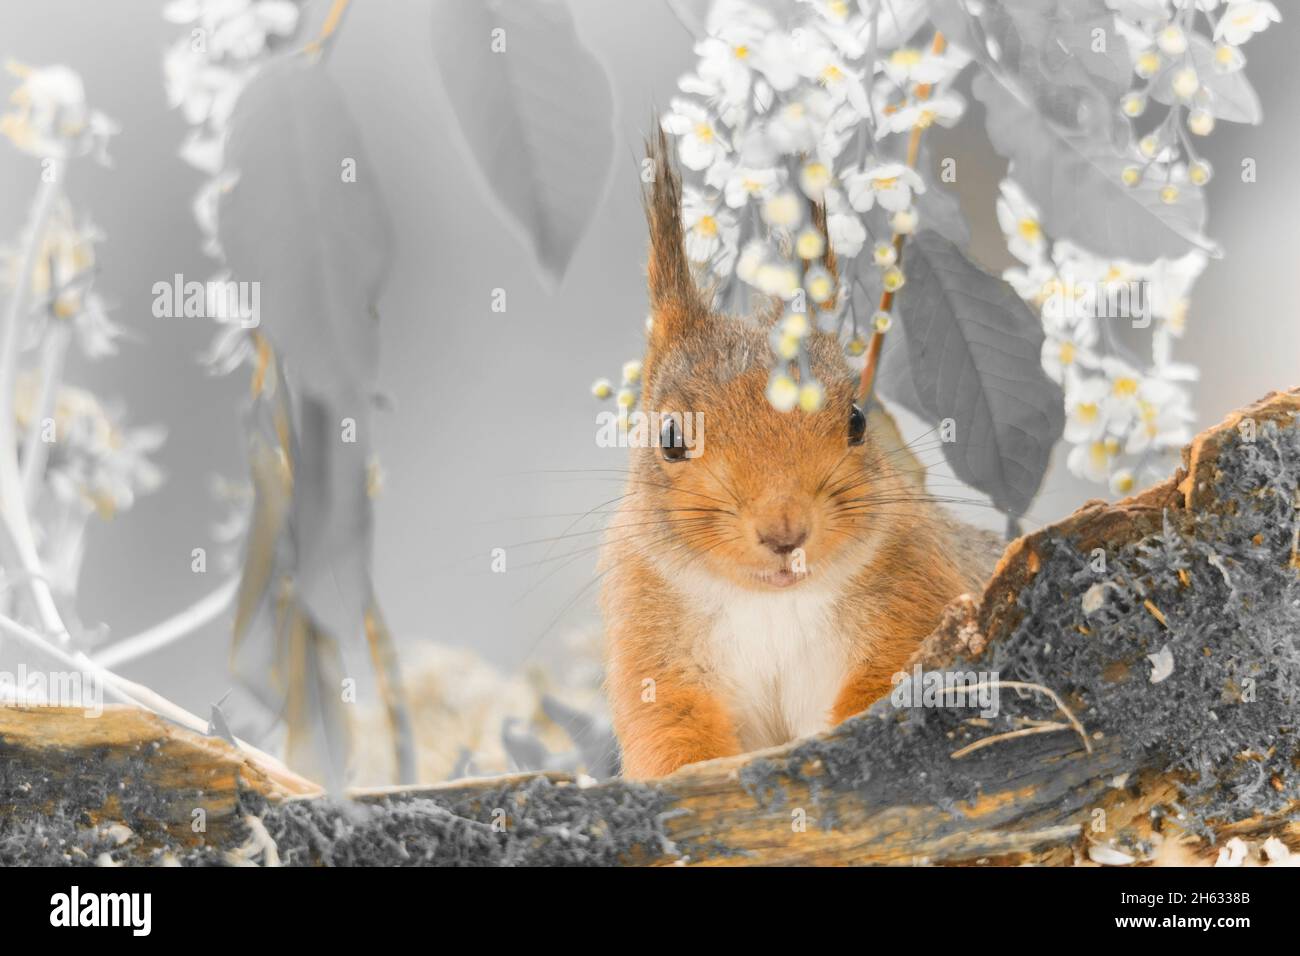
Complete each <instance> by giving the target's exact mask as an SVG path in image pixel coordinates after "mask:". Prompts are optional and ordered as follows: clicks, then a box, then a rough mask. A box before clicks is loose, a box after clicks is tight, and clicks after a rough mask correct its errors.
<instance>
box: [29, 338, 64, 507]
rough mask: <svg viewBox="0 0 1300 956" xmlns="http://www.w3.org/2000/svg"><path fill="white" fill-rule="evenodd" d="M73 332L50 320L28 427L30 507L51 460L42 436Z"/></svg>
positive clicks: (46, 443)
mask: <svg viewBox="0 0 1300 956" xmlns="http://www.w3.org/2000/svg"><path fill="white" fill-rule="evenodd" d="M71 340H72V329H71V327H70V326H69V324H68V323H67V322H65V321H62V320H56V319H51V320H50V324H49V326H48V329H47V331H46V333H45V341H44V342H42V343H41V383H40V393H39V394H38V395H37V398H36V404H35V405H33V406H32V420H31V421H30V422H28V423H27V443H26V444H25V445H23V462H22V484H23V501H25V502H26V504H27V507H29V508H30V507H32V506H33V505H35V504H36V499H37V497H38V496H39V494H40V490H41V479H42V478H44V477H45V463H46V462H47V461H48V460H49V456H50V443H49V442H47V441H45V440H44V439H43V437H42V435H41V433H42V432H43V431H44V430H45V426H44V422H45V420H46V419H47V418H51V417H53V414H54V405H55V400H56V398H57V396H58V393H59V380H60V379H61V378H62V377H63V360H64V358H65V357H66V356H67V354H68V343H69V342H70V341H71Z"/></svg>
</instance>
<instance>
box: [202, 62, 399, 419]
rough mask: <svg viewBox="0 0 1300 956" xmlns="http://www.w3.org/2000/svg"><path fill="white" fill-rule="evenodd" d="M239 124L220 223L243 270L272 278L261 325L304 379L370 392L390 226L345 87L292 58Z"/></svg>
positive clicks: (260, 82) (264, 285)
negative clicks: (233, 178)
mask: <svg viewBox="0 0 1300 956" xmlns="http://www.w3.org/2000/svg"><path fill="white" fill-rule="evenodd" d="M230 130H231V132H230V141H229V143H228V145H227V147H226V164H227V169H228V170H233V171H237V172H238V176H239V179H238V182H237V183H236V184H235V186H234V187H233V188H232V189H231V190H230V191H229V192H227V193H225V194H224V195H223V196H222V199H221V203H220V208H219V215H218V231H219V235H220V240H221V247H222V249H223V250H224V252H225V257H226V261H227V264H228V265H229V266H230V269H231V271H232V272H233V273H234V278H235V279H236V280H239V281H249V282H252V281H256V282H260V284H261V314H262V317H263V324H262V326H261V331H262V332H263V334H265V335H266V336H267V338H269V339H270V341H271V342H272V344H273V345H274V346H275V350H276V354H277V355H279V356H280V357H281V358H282V360H283V361H284V363H285V366H286V368H287V369H288V370H289V372H290V374H291V375H293V376H294V378H295V381H296V382H298V383H299V384H301V385H304V386H306V387H308V388H310V389H312V390H314V391H316V392H318V393H321V394H337V393H338V392H339V391H344V392H348V391H359V392H367V391H369V390H370V389H372V388H373V383H374V379H375V376H376V370H377V366H378V359H379V336H378V322H377V321H376V319H375V304H376V302H377V301H378V299H379V295H380V292H381V290H382V286H383V282H384V278H385V275H386V273H387V269H388V263H389V260H390V258H391V255H392V253H391V246H392V241H391V229H390V226H389V223H388V218H387V215H386V214H385V212H384V209H383V205H382V202H381V200H380V197H379V192H378V189H377V188H376V186H375V179H376V171H375V167H373V166H372V165H371V164H370V162H369V161H368V159H367V158H366V156H365V153H364V150H363V149H362V141H361V140H362V138H361V134H360V132H359V131H358V130H357V129H356V127H355V126H354V125H353V122H352V119H351V117H350V116H349V114H348V110H347V105H346V104H345V102H344V100H343V96H342V93H341V92H340V91H339V88H338V86H337V85H336V84H335V83H334V81H333V80H332V79H331V78H330V75H329V73H328V72H327V70H325V69H324V68H323V67H318V66H313V65H311V64H310V63H309V62H308V61H307V60H306V59H305V58H293V59H290V60H285V61H281V62H279V63H276V64H274V65H272V66H269V67H267V68H266V69H264V70H262V71H261V72H260V73H259V74H258V75H257V77H256V78H255V79H254V80H253V81H252V82H251V83H250V84H249V86H248V88H247V89H246V90H245V91H244V92H243V94H242V95H241V96H240V98H239V102H238V104H237V105H236V107H235V111H234V114H233V116H232V117H231V121H230ZM352 164H354V168H355V174H356V175H355V182H352V181H346V179H345V175H344V173H345V167H347V168H353V166H352Z"/></svg>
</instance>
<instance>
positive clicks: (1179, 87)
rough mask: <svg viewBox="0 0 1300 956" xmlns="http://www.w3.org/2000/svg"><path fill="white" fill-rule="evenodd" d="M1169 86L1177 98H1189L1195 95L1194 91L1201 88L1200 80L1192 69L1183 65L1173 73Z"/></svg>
mask: <svg viewBox="0 0 1300 956" xmlns="http://www.w3.org/2000/svg"><path fill="white" fill-rule="evenodd" d="M1169 87H1170V89H1172V90H1173V91H1174V95H1175V96H1177V97H1178V98H1179V99H1184V100H1190V99H1191V98H1192V97H1193V96H1195V95H1196V91H1197V90H1199V89H1200V88H1201V81H1200V79H1199V78H1198V77H1197V75H1196V71H1195V70H1194V69H1192V68H1191V67H1190V66H1185V67H1183V68H1182V69H1180V70H1177V71H1176V72H1175V73H1174V76H1173V79H1172V80H1171V81H1170V84H1169Z"/></svg>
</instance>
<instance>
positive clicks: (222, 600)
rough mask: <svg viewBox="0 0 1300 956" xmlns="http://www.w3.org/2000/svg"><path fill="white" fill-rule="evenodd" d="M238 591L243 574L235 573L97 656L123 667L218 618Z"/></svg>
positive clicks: (99, 652)
mask: <svg viewBox="0 0 1300 956" xmlns="http://www.w3.org/2000/svg"><path fill="white" fill-rule="evenodd" d="M238 593H239V577H238V576H235V577H232V578H230V579H229V580H228V581H224V582H222V584H221V586H220V587H218V588H217V589H216V590H215V591H213V592H211V593H210V594H206V595H204V596H203V597H201V598H199V600H197V601H195V602H194V603H193V604H191V605H190V606H189V607H187V608H186V609H185V610H183V611H181V612H179V613H177V614H174V615H172V616H171V617H169V618H167V620H165V621H161V622H159V623H157V624H155V625H154V626H153V627H150V628H147V629H146V630H143V631H141V632H140V633H139V634H135V635H133V636H131V637H128V638H124V639H123V640H120V641H118V642H117V643H115V644H110V645H109V646H108V647H106V648H104V649H103V650H102V651H98V652H96V653H95V660H96V661H98V662H99V663H100V664H102V665H103V666H105V667H120V666H121V665H122V664H125V663H127V662H128V661H133V660H136V659H137V658H140V657H145V656H146V655H148V654H152V653H153V652H154V651H156V650H158V649H160V648H163V647H166V646H167V645H168V644H173V643H175V642H176V641H179V640H181V639H182V638H184V637H187V636H189V635H190V634H194V633H195V632H197V631H198V630H199V629H200V628H202V627H205V626H206V625H208V624H210V623H211V622H213V621H215V620H216V619H217V618H219V617H220V616H221V615H222V614H223V613H225V611H226V610H227V608H229V607H230V604H231V602H232V601H234V599H235V595H236V594H238Z"/></svg>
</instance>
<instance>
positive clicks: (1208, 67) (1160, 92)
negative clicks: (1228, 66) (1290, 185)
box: [1151, 34, 1264, 125]
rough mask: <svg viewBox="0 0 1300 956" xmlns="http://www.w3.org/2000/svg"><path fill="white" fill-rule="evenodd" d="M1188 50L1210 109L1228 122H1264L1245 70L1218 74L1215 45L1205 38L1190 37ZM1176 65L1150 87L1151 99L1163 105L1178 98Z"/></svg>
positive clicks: (1162, 74) (1260, 108)
mask: <svg viewBox="0 0 1300 956" xmlns="http://www.w3.org/2000/svg"><path fill="white" fill-rule="evenodd" d="M1189 41H1190V42H1189V45H1188V51H1189V52H1190V54H1191V58H1192V66H1193V68H1194V69H1195V70H1196V77H1197V79H1198V80H1200V83H1201V86H1202V87H1203V88H1204V89H1205V90H1206V91H1207V92H1208V93H1209V95H1210V99H1209V110H1210V112H1211V113H1213V114H1214V115H1215V116H1216V117H1218V118H1219V119H1221V120H1226V121H1227V122H1229V123H1250V124H1252V125H1255V124H1258V123H1259V122H1261V121H1262V120H1263V119H1264V110H1263V108H1262V107H1261V106H1260V104H1259V96H1258V95H1257V94H1256V93H1255V88H1254V87H1253V86H1251V85H1250V80H1248V79H1247V78H1246V72H1245V71H1244V70H1237V71H1235V72H1233V73H1219V72H1217V71H1216V70H1215V69H1214V44H1213V43H1211V42H1210V41H1209V40H1207V39H1205V37H1202V36H1199V35H1195V34H1194V35H1192V36H1191V37H1189ZM1177 69H1178V67H1177V66H1174V65H1171V66H1168V67H1166V68H1165V69H1164V70H1163V71H1162V72H1161V73H1160V75H1159V76H1157V77H1156V79H1155V82H1153V83H1152V84H1151V98H1152V99H1153V100H1156V101H1157V102H1160V103H1173V102H1174V101H1175V100H1176V97H1175V96H1174V94H1173V90H1172V89H1171V88H1170V87H1171V85H1172V83H1173V76H1174V72H1175V71H1176V70H1177Z"/></svg>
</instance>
